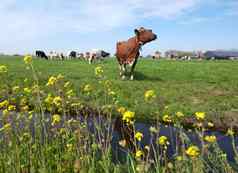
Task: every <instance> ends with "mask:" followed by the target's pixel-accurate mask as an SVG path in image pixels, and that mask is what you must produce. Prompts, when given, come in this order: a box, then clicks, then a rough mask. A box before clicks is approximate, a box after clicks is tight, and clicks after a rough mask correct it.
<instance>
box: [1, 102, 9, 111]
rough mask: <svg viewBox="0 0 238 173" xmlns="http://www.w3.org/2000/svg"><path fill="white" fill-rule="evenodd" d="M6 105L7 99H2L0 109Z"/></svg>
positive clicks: (7, 103)
mask: <svg viewBox="0 0 238 173" xmlns="http://www.w3.org/2000/svg"><path fill="white" fill-rule="evenodd" d="M8 105H9V102H8V101H7V100H4V101H2V102H0V109H1V108H4V107H7V106H8Z"/></svg>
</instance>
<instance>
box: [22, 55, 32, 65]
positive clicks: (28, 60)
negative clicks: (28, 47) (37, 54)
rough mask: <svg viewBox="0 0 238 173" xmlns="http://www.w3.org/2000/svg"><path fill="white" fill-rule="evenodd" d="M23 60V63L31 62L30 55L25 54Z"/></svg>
mask: <svg viewBox="0 0 238 173" xmlns="http://www.w3.org/2000/svg"><path fill="white" fill-rule="evenodd" d="M24 62H25V64H31V62H32V56H31V55H26V56H25V57H24Z"/></svg>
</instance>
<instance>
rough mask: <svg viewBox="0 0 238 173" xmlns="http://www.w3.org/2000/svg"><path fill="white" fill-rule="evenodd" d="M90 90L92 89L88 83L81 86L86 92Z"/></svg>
mask: <svg viewBox="0 0 238 173" xmlns="http://www.w3.org/2000/svg"><path fill="white" fill-rule="evenodd" d="M92 90H93V88H92V86H91V85H90V84H87V85H85V86H84V88H83V91H84V92H87V93H89V92H91V91H92Z"/></svg>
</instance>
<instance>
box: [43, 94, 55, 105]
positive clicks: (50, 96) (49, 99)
mask: <svg viewBox="0 0 238 173" xmlns="http://www.w3.org/2000/svg"><path fill="white" fill-rule="evenodd" d="M53 100H54V98H53V97H52V95H51V94H48V96H47V97H46V98H45V100H44V101H45V103H47V104H51V103H52V102H53Z"/></svg>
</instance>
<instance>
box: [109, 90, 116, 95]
mask: <svg viewBox="0 0 238 173" xmlns="http://www.w3.org/2000/svg"><path fill="white" fill-rule="evenodd" d="M108 95H109V96H115V95H116V93H115V92H114V91H108Z"/></svg>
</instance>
